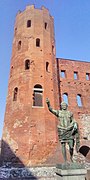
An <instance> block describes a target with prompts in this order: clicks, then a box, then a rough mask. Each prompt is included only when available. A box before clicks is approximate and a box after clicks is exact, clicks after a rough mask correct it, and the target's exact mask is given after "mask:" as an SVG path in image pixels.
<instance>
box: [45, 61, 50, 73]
mask: <svg viewBox="0 0 90 180" xmlns="http://www.w3.org/2000/svg"><path fill="white" fill-rule="evenodd" d="M46 71H47V72H49V62H46Z"/></svg>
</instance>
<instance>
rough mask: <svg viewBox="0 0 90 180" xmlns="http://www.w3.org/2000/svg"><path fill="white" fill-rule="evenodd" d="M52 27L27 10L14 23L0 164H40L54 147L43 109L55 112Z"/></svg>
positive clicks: (51, 121) (43, 14) (42, 12)
mask: <svg viewBox="0 0 90 180" xmlns="http://www.w3.org/2000/svg"><path fill="white" fill-rule="evenodd" d="M56 64H57V63H56V57H55V39H54V22H53V17H52V16H51V15H50V14H49V11H48V10H47V9H46V8H44V7H42V8H41V9H35V8H34V6H33V5H32V6H27V7H26V9H25V11H23V12H20V11H19V12H18V14H17V16H16V21H15V28H14V39H13V46H12V58H11V67H10V77H9V85H8V96H7V101H6V112H5V120H4V128H3V142H2V154H3V160H4V161H6V162H8V161H11V162H13V163H19V161H18V159H19V160H20V162H22V164H24V165H36V164H42V163H43V162H45V161H46V160H47V158H48V157H49V156H50V155H51V154H52V153H53V151H54V149H55V147H56V145H57V131H56V129H57V128H56V125H57V123H56V119H55V117H54V116H53V115H51V114H50V112H49V111H48V109H47V105H46V102H45V101H46V97H49V98H50V100H51V104H52V106H53V108H58V107H59V101H58V99H57V97H58V95H59V94H58V88H57V86H58V82H57V65H56Z"/></svg>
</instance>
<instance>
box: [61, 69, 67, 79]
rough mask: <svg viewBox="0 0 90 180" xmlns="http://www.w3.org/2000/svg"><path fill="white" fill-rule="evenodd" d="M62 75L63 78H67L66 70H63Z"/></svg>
mask: <svg viewBox="0 0 90 180" xmlns="http://www.w3.org/2000/svg"><path fill="white" fill-rule="evenodd" d="M60 76H61V78H66V72H65V70H61V73H60Z"/></svg>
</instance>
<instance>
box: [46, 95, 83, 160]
mask: <svg viewBox="0 0 90 180" xmlns="http://www.w3.org/2000/svg"><path fill="white" fill-rule="evenodd" d="M46 103H47V105H48V109H49V111H50V112H51V113H53V114H54V115H55V116H56V117H57V118H58V125H57V129H58V137H59V141H60V142H61V145H62V154H63V158H64V161H65V162H66V161H67V154H66V143H67V144H68V145H69V153H70V159H71V161H73V149H74V144H75V140H76V150H77V152H78V151H79V146H80V141H79V131H78V124H77V122H76V121H75V120H74V118H73V113H72V112H70V111H68V110H67V104H66V103H65V102H62V103H61V110H54V109H53V108H52V107H51V105H50V101H49V99H48V98H47V99H46Z"/></svg>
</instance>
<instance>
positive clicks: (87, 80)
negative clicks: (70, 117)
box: [57, 58, 90, 144]
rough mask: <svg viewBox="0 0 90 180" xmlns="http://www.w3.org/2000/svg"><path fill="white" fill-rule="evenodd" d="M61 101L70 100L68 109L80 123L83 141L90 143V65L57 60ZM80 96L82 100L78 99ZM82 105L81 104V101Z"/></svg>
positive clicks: (81, 62)
mask: <svg viewBox="0 0 90 180" xmlns="http://www.w3.org/2000/svg"><path fill="white" fill-rule="evenodd" d="M57 63H58V69H59V75H58V82H59V84H58V85H59V91H60V100H61V101H62V100H64V99H63V94H66V95H67V98H68V109H69V110H70V111H72V112H73V114H74V117H75V119H76V120H77V121H78V123H79V129H80V135H81V139H82V141H83V140H84V139H86V140H87V142H86V141H85V143H86V144H88V142H89V141H90V137H89V136H90V63H89V62H83V61H74V60H69V59H62V58H61V59H57ZM77 95H80V99H79V100H78V99H77ZM80 100H81V103H82V104H80V102H79V101H80ZM89 143H90V142H89Z"/></svg>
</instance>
